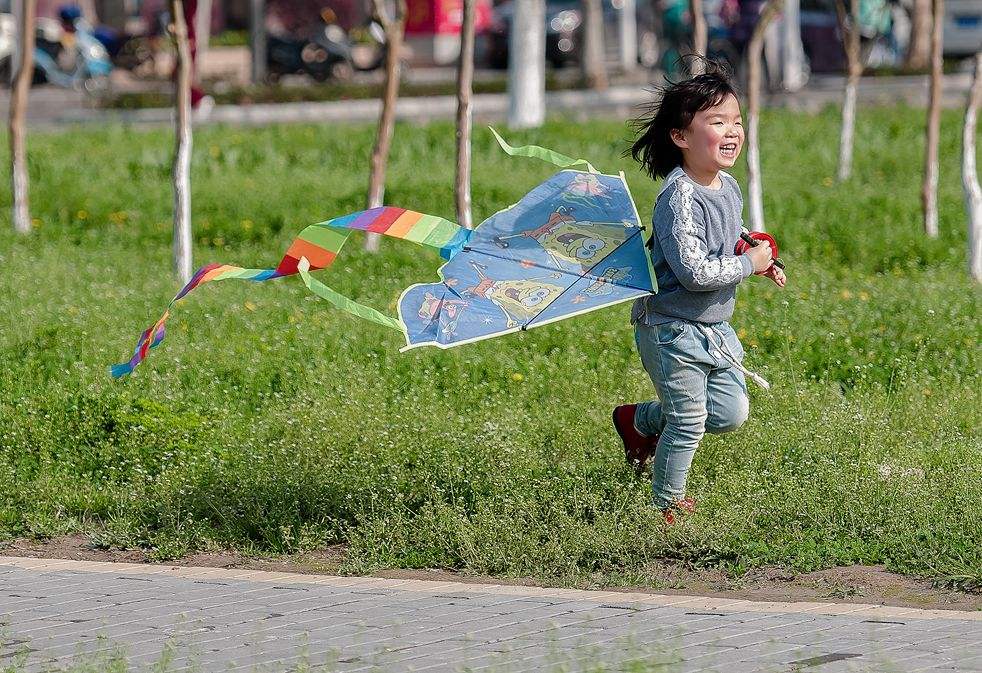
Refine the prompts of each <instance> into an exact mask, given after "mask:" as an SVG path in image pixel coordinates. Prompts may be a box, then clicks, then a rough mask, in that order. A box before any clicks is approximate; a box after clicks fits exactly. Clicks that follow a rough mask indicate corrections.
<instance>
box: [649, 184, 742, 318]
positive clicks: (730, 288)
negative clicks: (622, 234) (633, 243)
mask: <svg viewBox="0 0 982 673" xmlns="http://www.w3.org/2000/svg"><path fill="white" fill-rule="evenodd" d="M720 179H721V180H722V182H723V186H722V187H721V188H720V189H710V188H709V187H703V186H702V185H700V184H698V183H696V182H694V181H693V180H692V179H691V178H689V176H688V175H686V174H685V172H684V171H683V170H682V169H681V168H676V169H675V170H674V171H672V172H671V173H669V175H668V176H667V177H666V178H665V183H664V185H663V186H662V189H661V192H660V193H659V194H658V199H657V201H656V202H655V212H654V215H653V217H652V224H653V228H654V235H653V237H652V245H651V263H652V267H653V268H654V271H655V277H656V279H657V281H658V294H655V295H650V296H648V297H642V298H641V299H638V300H637V301H635V302H634V307H633V308H632V310H631V322H632V323H636V322H639V321H640V322H642V323H643V324H645V325H659V324H661V323H666V322H670V321H672V320H678V319H682V320H689V321H692V322H701V323H714V322H721V321H724V320H729V319H730V318H731V317H732V316H733V305H734V303H735V301H736V286H737V284H738V283H739V282H740V281H741V280H743V279H744V278H746V277H747V276H749V275H751V274H752V273H753V270H754V269H753V263H752V262H751V261H750V258H749V257H748V256H747V255H746V254H744V255H734V254H733V250H734V248H735V247H736V242H737V240H738V239H739V238H740V230H741V228H742V226H743V217H742V214H743V197H742V196H741V194H740V186H739V185H738V184H737V181H736V180H734V179H733V178H732V177H731V176H729V175H727V174H726V173H723V172H721V173H720Z"/></svg>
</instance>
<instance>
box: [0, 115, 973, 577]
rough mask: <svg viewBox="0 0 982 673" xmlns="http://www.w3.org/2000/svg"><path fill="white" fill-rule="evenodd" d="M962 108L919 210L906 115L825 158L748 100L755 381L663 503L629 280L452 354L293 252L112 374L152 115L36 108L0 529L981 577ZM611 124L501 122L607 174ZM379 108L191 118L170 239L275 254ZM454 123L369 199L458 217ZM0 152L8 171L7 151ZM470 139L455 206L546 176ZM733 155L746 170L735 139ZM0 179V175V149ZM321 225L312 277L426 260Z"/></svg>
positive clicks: (485, 564) (7, 266)
mask: <svg viewBox="0 0 982 673" xmlns="http://www.w3.org/2000/svg"><path fill="white" fill-rule="evenodd" d="M959 122H960V119H959V116H958V115H957V114H956V113H948V114H946V115H945V117H944V119H943V135H942V145H941V157H942V165H941V175H942V182H941V188H940V222H941V236H940V238H938V239H936V240H930V239H927V238H925V236H924V235H923V234H922V229H921V222H920V215H919V200H918V194H919V184H920V174H921V169H920V167H921V156H922V146H923V141H922V137H923V134H922V126H923V113H922V112H921V111H917V110H908V109H877V110H867V109H864V110H862V111H861V113H860V116H859V122H858V127H857V137H856V161H855V170H854V175H855V177H854V178H853V179H852V180H851V181H850V182H848V183H846V184H842V185H839V184H835V183H834V182H833V180H832V177H831V176H833V175H834V174H835V168H836V167H835V161H836V156H837V142H838V115H837V113H836V112H835V111H834V110H829V111H826V112H825V113H822V114H819V115H814V116H805V115H800V114H794V113H790V112H784V111H772V112H767V113H765V114H764V116H763V120H762V126H761V128H762V133H763V171H764V185H765V212H766V215H767V221H768V227H769V230H770V231H771V232H773V233H774V234H775V235H776V237H777V239H778V241H779V243H780V245H781V253H782V256H783V257H784V259H785V261H786V262H787V263H788V272H789V278H790V281H789V284H788V287H787V289H786V290H785V291H783V292H782V291H780V290H778V289H777V288H776V287H775V286H773V285H772V284H770V283H769V282H768V281H765V280H763V279H760V278H752V279H751V280H750V281H748V282H746V283H745V284H743V285H742V286H741V288H740V292H739V295H738V300H737V311H736V315H735V316H734V319H733V323H734V325H735V327H736V328H737V329H738V331H739V334H740V336H741V338H742V339H743V341H744V344H745V345H746V347H747V351H748V360H747V364H748V365H749V366H750V367H751V368H754V369H757V370H759V371H760V372H761V373H762V374H763V375H764V376H765V377H766V378H768V379H769V380H770V381H771V382H772V383H773V388H772V390H771V391H770V392H763V391H761V390H759V389H752V390H751V395H752V412H751V418H750V420H749V421H748V422H747V424H746V425H745V426H744V427H743V428H742V429H741V430H740V431H738V432H736V433H734V434H729V435H724V436H718V437H714V436H709V437H707V438H706V440H705V441H704V443H703V445H702V446H701V447H700V449H699V450H698V452H697V453H696V456H695V461H694V464H693V469H692V472H691V476H690V480H689V491H690V493H691V495H693V496H695V497H696V498H697V499H698V501H699V511H698V513H697V514H696V515H694V516H692V517H689V518H687V519H686V520H685V521H684V523H683V524H682V525H678V526H675V527H672V528H665V527H664V526H663V525H662V522H661V517H660V515H659V513H658V512H657V511H656V510H654V509H653V508H652V506H651V504H650V485H649V484H648V483H646V481H639V480H636V479H635V478H634V476H633V474H632V472H631V471H630V469H629V468H628V467H627V466H626V465H625V464H624V463H623V456H622V451H621V449H620V445H619V443H618V440H617V438H616V436H615V434H614V433H613V430H612V428H611V426H610V409H611V408H612V407H613V406H614V405H615V404H618V403H622V402H624V401H633V400H641V399H647V398H650V397H652V396H653V394H654V393H653V389H652V386H651V383H650V381H649V380H648V379H647V377H646V375H645V374H644V371H643V369H642V368H641V366H640V363H639V360H638V357H637V354H636V353H635V351H634V345H633V335H632V328H631V326H630V325H629V320H628V313H629V306H628V305H621V306H618V307H614V308H610V309H606V310H603V311H600V312H596V313H592V314H589V315H587V316H584V317H581V318H577V319H573V320H569V321H565V322H560V323H557V324H554V325H550V326H546V327H543V328H540V329H536V330H532V331H530V332H527V333H521V334H515V335H511V336H507V337H503V338H499V339H494V340H490V341H485V342H481V343H477V344H473V345H469V346H465V347H462V348H459V349H456V350H451V351H440V350H437V349H418V350H414V351H411V352H408V353H406V354H399V352H398V348H399V346H401V345H402V343H401V336H400V335H399V334H398V333H396V332H394V331H389V330H386V329H384V328H381V327H378V326H375V325H373V324H370V323H367V322H360V321H358V320H357V319H354V318H352V317H349V316H348V315H347V314H344V313H340V312H338V311H337V310H334V309H332V308H331V307H329V306H328V305H326V304H325V303H323V302H321V301H319V300H318V299H317V298H315V297H313V296H312V295H310V294H309V293H308V292H307V291H306V289H305V288H304V287H303V284H302V283H301V282H300V281H299V280H298V279H296V278H288V279H283V280H278V281H274V282H268V283H263V284H250V283H236V282H226V283H220V284H215V285H210V286H206V287H204V288H202V289H200V290H198V291H197V292H195V293H194V294H192V295H191V296H190V297H189V298H188V299H187V300H186V301H185V302H183V303H182V304H181V305H180V306H179V307H178V308H177V310H176V313H175V315H174V317H173V318H172V319H171V321H170V324H169V336H168V338H167V340H166V341H165V342H164V344H163V345H162V346H161V347H160V348H159V349H157V350H156V351H155V352H154V353H153V354H152V355H151V356H150V357H149V358H148V360H147V362H146V363H144V364H143V365H141V367H140V368H139V369H138V370H137V371H136V373H135V375H134V376H132V377H131V378H129V379H128V380H125V381H121V382H116V381H113V380H111V379H110V378H109V375H108V366H109V365H110V364H112V363H115V362H119V361H122V360H125V359H127V358H128V356H129V354H130V353H131V351H132V348H133V345H134V343H135V340H136V337H137V336H138V334H139V333H140V332H141V331H142V330H143V329H144V328H146V327H147V326H148V325H149V324H151V322H152V321H153V320H155V319H156V318H157V316H159V314H160V313H161V312H162V310H163V309H164V307H165V306H166V304H167V302H168V301H169V300H170V298H171V296H172V295H173V294H174V292H175V291H176V289H177V287H178V283H177V282H176V281H175V279H174V277H173V275H172V274H171V272H170V260H169V255H170V242H171V223H170V213H171V192H170V183H169V176H170V169H171V156H172V142H173V140H172V135H171V132H170V131H169V130H163V129H162V130H151V131H145V130H136V129H133V128H126V127H120V126H112V127H108V128H102V129H92V128H77V129H71V130H67V131H59V132H52V133H32V134H31V136H30V138H29V147H30V157H29V164H30V177H31V188H32V192H31V199H32V201H31V203H32V214H33V216H34V218H35V219H34V231H33V232H32V233H31V235H30V236H27V237H18V236H15V235H14V234H13V233H12V230H11V226H10V221H9V212H10V208H9V196H8V195H7V194H8V193H7V192H6V191H4V194H3V196H2V199H3V203H2V206H3V207H2V208H0V214H2V215H0V268H2V270H3V274H2V277H0V536H3V537H7V538H10V537H16V536H31V537H44V536H53V535H58V534H62V533H70V532H81V533H85V534H88V535H91V536H92V537H93V538H94V539H95V540H96V541H97V542H98V543H99V544H103V545H123V546H139V547H142V548H144V549H147V550H148V551H149V553H150V554H151V555H152V556H153V557H155V558H159V559H167V558H173V557H177V556H181V555H183V554H186V553H189V552H191V551H193V550H196V549H207V548H218V547H222V548H235V549H238V550H240V551H244V552H246V553H250V554H251V553H255V554H260V553H263V554H266V553H279V552H300V551H305V550H310V549H314V548H318V547H322V546H324V545H328V544H332V543H338V542H343V543H346V545H347V555H346V561H345V567H344V569H345V570H346V571H349V572H370V571H373V570H376V569H378V568H383V567H405V568H422V567H440V568H450V569H461V570H466V571H472V572H478V573H490V574H496V575H514V576H519V575H521V576H534V577H539V578H545V579H548V580H550V581H555V582H568V583H577V584H580V585H590V584H594V583H622V584H629V583H635V582H645V581H650V577H651V576H650V574H649V571H650V569H651V567H652V564H653V563H656V562H658V561H659V560H664V559H669V560H674V561H678V562H682V563H686V564H691V565H695V566H717V567H720V566H721V567H723V568H725V569H726V570H728V571H730V572H732V573H734V574H740V573H742V572H744V571H746V570H747V569H749V568H752V567H755V566H760V565H763V564H779V565H782V566H786V567H789V568H793V569H796V570H801V571H807V570H813V569H819V568H825V567H830V566H835V565H841V564H873V563H883V564H886V566H887V567H888V568H890V569H892V570H895V571H898V572H902V573H910V574H918V575H925V576H929V577H932V578H935V579H936V580H938V581H939V582H945V583H954V584H959V585H961V586H963V587H966V588H971V587H978V586H980V584H982V432H980V410H982V399H980V391H982V386H980V380H979V379H980V377H979V364H980V362H979V361H980V357H979V356H980V350H979V344H980V336H982V334H980V323H979V315H980V313H979V304H980V296H982V294H980V291H979V289H978V287H977V286H974V285H973V284H972V282H971V280H970V278H969V277H968V275H967V273H966V271H965V267H966V264H965V231H964V230H965V216H964V211H963V206H962V199H961V193H960V182H959V177H958V161H959V152H960V148H959V144H958V143H959V132H960V131H959ZM629 133H630V132H629V129H628V128H627V127H626V126H625V125H624V124H623V123H616V122H599V121H598V122H591V123H585V124H575V123H571V122H565V121H559V120H556V121H552V122H550V123H549V124H547V125H546V126H545V127H544V128H542V129H540V130H537V131H529V132H523V133H517V132H516V133H511V134H510V135H509V140H510V141H511V142H512V143H513V144H521V143H527V142H534V143H537V144H541V145H544V146H546V147H551V148H554V149H556V150H559V151H562V152H564V153H567V154H570V155H575V156H582V157H586V158H588V159H590V160H591V161H592V162H594V163H595V165H596V166H598V167H600V168H601V169H603V170H605V171H606V172H616V171H618V170H624V171H625V172H626V173H627V178H628V181H629V183H630V185H631V188H632V191H633V193H634V197H635V200H636V202H637V204H638V208H639V210H640V211H641V212H642V214H647V213H650V209H651V207H652V204H653V200H654V197H655V194H656V190H657V185H655V184H654V183H652V182H651V181H650V180H647V179H645V178H644V176H643V175H642V174H641V173H640V172H639V171H638V170H637V169H636V167H635V166H634V165H632V164H631V163H630V161H629V160H627V159H624V158H622V157H621V152H622V150H623V149H624V148H625V147H626V144H627V139H628V137H629ZM373 134H374V128H373V127H371V126H368V125H364V126H337V125H323V126H274V127H268V128H262V129H252V128H228V127H208V128H201V129H198V130H197V131H196V134H195V147H194V158H193V165H192V179H193V200H192V208H193V213H194V223H195V227H194V237H195V261H196V263H197V264H204V263H207V262H212V261H221V262H229V263H233V264H239V265H242V266H247V267H267V266H271V265H275V263H276V262H277V261H278V260H279V258H280V256H281V255H282V253H283V251H284V250H285V249H286V247H287V245H288V244H289V242H290V240H292V238H293V236H294V235H295V234H296V233H297V232H298V231H299V230H300V229H301V228H302V227H303V226H305V225H307V224H309V223H312V222H317V221H321V220H324V219H327V218H330V217H333V216H337V215H340V214H344V213H347V212H351V211H354V210H358V209H360V208H362V207H364V195H365V190H366V186H367V168H368V158H369V153H370V151H371V144H372V140H373ZM453 138H454V134H453V127H452V126H451V125H449V124H446V123H438V124H432V125H429V126H424V127H418V126H409V125H399V126H397V128H396V133H395V143H394V147H393V150H392V157H391V163H390V167H389V173H388V183H387V193H386V201H387V203H391V204H397V205H402V206H404V207H408V208H412V209H414V210H419V211H423V212H428V213H433V214H436V215H440V216H443V217H447V218H451V219H453V218H454V212H453V194H452V184H453V166H454V139H453ZM0 165H2V166H4V167H5V166H7V163H6V161H5V160H4V161H2V162H0ZM552 170H553V169H552V168H551V167H549V166H547V165H545V164H542V163H538V162H536V161H533V160H527V159H516V158H509V157H507V156H505V155H504V154H503V153H502V152H501V151H500V150H499V149H497V147H496V146H495V145H494V144H493V140H492V138H491V136H490V134H489V133H488V132H487V131H486V130H483V129H479V130H478V131H477V133H476V137H475V140H474V176H475V178H474V186H473V195H474V211H475V219H476V220H477V221H480V220H481V219H482V218H484V217H487V216H488V215H490V214H492V213H493V212H495V211H497V210H499V209H501V208H503V207H505V206H507V205H509V204H512V203H514V202H516V201H517V200H518V199H519V198H520V197H521V196H522V195H523V194H524V193H525V192H527V191H528V190H529V189H531V188H532V187H533V186H534V185H536V184H537V183H538V182H539V181H541V180H543V179H545V178H546V177H547V176H548V175H550V174H551V172H552ZM735 173H736V176H737V177H738V178H739V179H740V180H741V182H743V181H744V178H745V175H744V171H743V169H742V167H741V168H740V169H738V170H737V171H736V172H735ZM2 179H3V180H5V181H6V183H7V184H9V176H7V177H3V178H2ZM360 243H361V241H359V240H355V241H353V242H351V243H349V247H348V248H346V249H345V251H344V254H343V256H342V258H341V259H340V261H339V262H338V263H337V264H336V265H335V266H334V267H333V268H332V269H330V270H328V271H326V272H322V274H321V276H322V277H323V278H324V279H325V282H327V283H328V284H330V285H331V286H333V287H335V288H336V289H338V290H339V291H341V292H343V293H346V294H349V295H351V296H353V297H354V298H355V299H357V300H359V301H364V302H367V303H370V304H372V305H374V306H376V307H378V308H380V309H382V310H384V311H387V312H389V313H390V314H393V313H394V312H395V302H396V300H397V298H398V295H399V292H400V290H401V289H402V288H404V287H405V286H406V285H408V284H410V283H413V282H427V281H430V280H432V279H435V278H436V268H437V266H438V265H439V263H440V260H439V258H438V257H437V256H436V255H434V254H430V253H429V252H426V251H423V250H421V249H419V248H416V247H414V246H412V245H411V244H407V243H403V242H384V245H383V250H382V252H381V253H380V254H379V255H377V256H373V255H370V254H368V253H365V252H364V251H363V250H362V249H361V245H360Z"/></svg>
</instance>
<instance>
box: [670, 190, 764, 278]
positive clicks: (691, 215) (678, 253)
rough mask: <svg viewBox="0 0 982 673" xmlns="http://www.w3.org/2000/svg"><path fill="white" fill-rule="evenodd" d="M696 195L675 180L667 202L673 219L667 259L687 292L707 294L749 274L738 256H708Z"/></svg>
mask: <svg viewBox="0 0 982 673" xmlns="http://www.w3.org/2000/svg"><path fill="white" fill-rule="evenodd" d="M693 192H694V189H693V187H692V185H691V184H689V183H688V182H687V181H685V180H676V181H675V191H674V192H673V193H672V194H671V196H670V198H669V202H668V204H669V206H670V208H671V211H672V218H673V219H672V225H671V236H668V237H666V238H665V239H663V241H662V249H663V250H664V252H665V259H666V261H667V262H668V265H669V266H670V267H671V268H672V271H673V272H674V273H675V275H676V276H677V277H678V279H679V282H680V283H681V284H682V286H683V287H684V288H685V289H687V290H690V291H693V292H704V291H709V290H718V289H720V288H723V287H727V286H730V285H736V284H737V283H739V282H740V281H741V280H743V279H744V278H745V277H746V275H747V274H746V273H745V266H744V263H743V261H742V260H741V259H740V257H738V256H735V255H724V256H720V257H716V256H711V255H710V254H709V251H708V249H707V248H706V244H705V241H704V236H705V234H704V231H705V222H703V221H702V210H701V209H699V208H695V207H694V206H693V202H692V195H693ZM671 248H675V249H674V250H672V249H671Z"/></svg>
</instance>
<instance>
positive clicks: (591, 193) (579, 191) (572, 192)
mask: <svg viewBox="0 0 982 673" xmlns="http://www.w3.org/2000/svg"><path fill="white" fill-rule="evenodd" d="M609 193H610V190H609V189H608V188H607V187H605V186H604V184H603V183H602V182H600V178H598V177H597V176H596V175H594V174H592V173H579V174H578V175H577V176H576V177H575V178H573V180H572V181H571V182H570V183H569V187H567V188H566V191H565V192H563V200H564V201H569V202H571V203H580V204H583V205H587V206H592V207H596V206H597V199H607V198H608V196H609Z"/></svg>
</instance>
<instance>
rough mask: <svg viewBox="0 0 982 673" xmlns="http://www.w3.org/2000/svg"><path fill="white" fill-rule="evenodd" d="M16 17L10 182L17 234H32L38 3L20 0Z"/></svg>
mask: <svg viewBox="0 0 982 673" xmlns="http://www.w3.org/2000/svg"><path fill="white" fill-rule="evenodd" d="M17 4H18V5H19V7H18V12H17V18H18V19H20V21H19V22H18V24H17V36H18V39H17V48H16V54H17V57H16V61H17V70H16V74H15V75H14V84H13V90H12V92H11V99H10V183H11V185H10V186H11V190H12V192H13V194H12V197H13V212H12V213H11V217H12V218H13V221H14V231H16V232H18V233H20V234H27V233H29V232H30V231H31V209H30V196H29V184H28V176H27V129H26V117H27V98H28V95H29V94H30V91H31V80H32V79H34V17H35V14H36V9H37V6H36V0H19V2H18V3H17Z"/></svg>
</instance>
